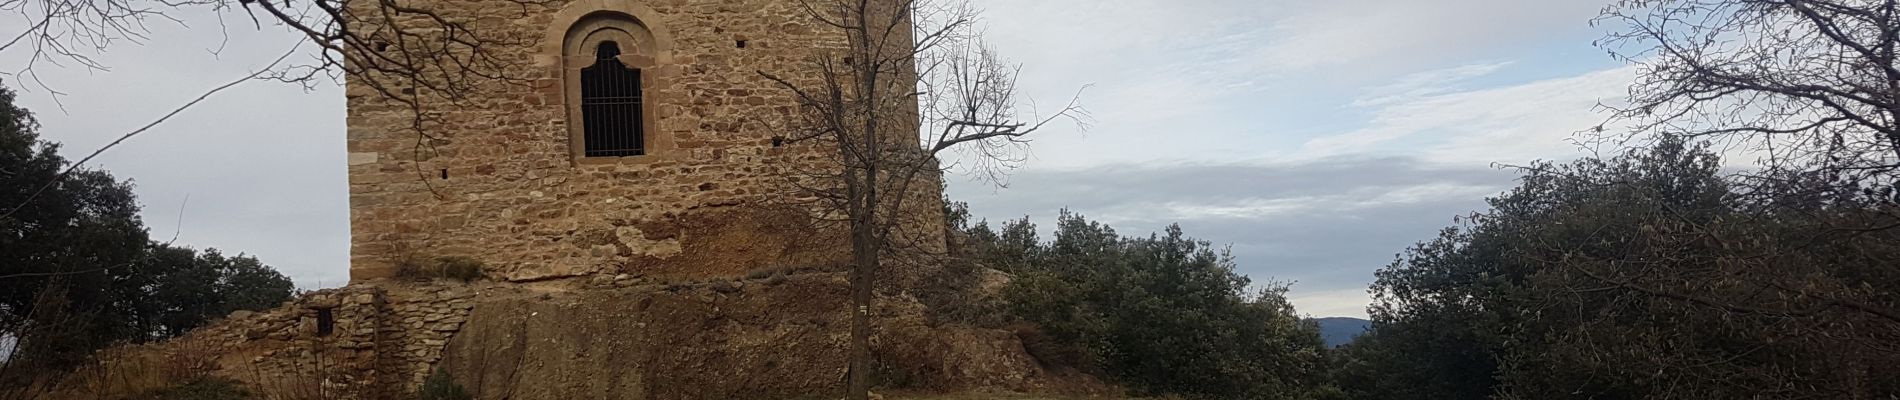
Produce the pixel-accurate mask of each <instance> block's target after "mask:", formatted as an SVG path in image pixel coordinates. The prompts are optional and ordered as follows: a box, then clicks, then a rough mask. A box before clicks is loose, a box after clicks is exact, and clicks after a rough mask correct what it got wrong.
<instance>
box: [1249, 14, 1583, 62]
mask: <svg viewBox="0 0 1900 400" xmlns="http://www.w3.org/2000/svg"><path fill="white" fill-rule="evenodd" d="M1276 6H1279V7H1282V8H1284V9H1287V10H1288V11H1287V12H1285V13H1283V14H1281V15H1279V17H1278V18H1277V19H1275V21H1274V22H1273V28H1272V30H1271V31H1270V35H1271V37H1272V38H1273V39H1272V41H1271V42H1269V43H1268V45H1267V46H1265V47H1264V48H1262V49H1261V50H1260V52H1259V53H1258V61H1259V63H1260V64H1261V65H1263V66H1265V67H1267V68H1269V69H1272V70H1279V71H1301V70H1314V69H1318V68H1327V69H1328V70H1329V71H1331V72H1333V73H1338V72H1339V71H1340V68H1341V67H1348V68H1356V69H1377V68H1390V67H1394V66H1403V65H1407V64H1410V65H1416V62H1417V61H1423V60H1438V59H1445V58H1448V57H1449V58H1460V57H1465V56H1469V53H1471V52H1473V51H1478V50H1485V49H1495V48H1498V47H1503V46H1509V45H1518V44H1523V43H1525V42H1527V41H1533V40H1537V39H1539V38H1540V37H1545V36H1548V35H1550V34H1551V33H1553V32H1562V31H1574V30H1582V29H1584V28H1586V27H1587V22H1588V21H1589V19H1590V18H1591V17H1592V16H1594V15H1595V14H1596V12H1597V11H1598V10H1599V9H1600V8H1601V7H1602V4H1601V3H1594V2H1588V1H1575V0H1434V1H1417V0H1340V1H1285V2H1280V3H1278V4H1276ZM1401 60H1411V61H1413V62H1414V63H1394V61H1401ZM1401 68H1402V67H1401Z"/></svg>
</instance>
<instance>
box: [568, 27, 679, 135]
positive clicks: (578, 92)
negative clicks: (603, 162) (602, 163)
mask: <svg viewBox="0 0 1900 400" xmlns="http://www.w3.org/2000/svg"><path fill="white" fill-rule="evenodd" d="M655 47H656V43H655V40H654V37H653V34H652V32H649V31H647V29H646V26H644V25H642V24H640V23H639V22H638V21H636V20H634V19H632V18H631V17H628V16H626V15H624V14H618V13H596V14H593V15H589V16H587V17H585V18H582V19H581V20H580V21H578V22H576V23H575V24H574V26H573V27H571V28H570V29H569V30H568V32H567V37H566V38H565V43H563V46H562V52H563V53H564V54H562V57H561V58H562V64H563V68H562V69H563V70H565V71H566V72H565V75H566V80H567V104H568V129H569V131H570V134H571V137H572V141H573V143H572V148H573V152H574V156H575V157H576V158H609V157H631V156H644V155H649V154H652V153H653V151H654V150H655V149H654V146H653V144H654V143H655V141H654V138H653V137H652V133H653V110H652V107H651V106H652V104H650V102H649V101H647V99H648V96H647V95H648V94H650V93H651V92H652V90H651V88H652V87H653V82H652V80H653V75H652V74H642V72H646V71H649V70H650V69H651V68H653V67H655V65H654V57H653V55H654V49H655Z"/></svg>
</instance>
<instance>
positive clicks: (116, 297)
mask: <svg viewBox="0 0 1900 400" xmlns="http://www.w3.org/2000/svg"><path fill="white" fill-rule="evenodd" d="M37 128H38V127H37V125H35V124H34V121H33V117H32V114H31V113H29V112H27V110H25V109H22V108H20V107H19V106H17V105H15V104H14V103H13V93H12V92H11V91H9V90H6V89H5V88H0V205H4V207H5V208H3V209H0V211H5V212H6V213H5V214H0V215H3V216H0V257H4V258H5V259H4V260H0V337H5V338H9V339H12V340H13V341H14V342H13V347H12V348H11V351H10V354H7V355H6V357H5V358H4V363H3V364H0V379H12V378H15V377H17V375H14V374H12V372H16V371H32V370H35V369H40V368H46V367H58V366H65V365H72V364H74V363H77V362H79V361H82V360H84V359H85V358H86V357H88V356H90V355H91V353H92V351H93V350H95V349H98V348H100V347H103V346H106V345H108V344H111V343H115V342H122V341H132V342H138V341H146V340H152V339H158V338H165V337H171V336H177V335H180V334H183V333H184V332H186V331H188V330H190V329H192V328H195V327H197V326H200V325H203V324H204V323H205V322H207V321H209V320H211V319H214V318H218V317H221V316H224V315H225V314H228V313H230V312H232V311H234V310H239V309H247V310H258V309H264V308H270V307H275V306H277V305H278V304H281V303H283V302H284V301H285V300H288V299H289V297H290V295H291V291H292V289H293V286H292V283H291V281H290V279H289V278H286V277H284V275H283V274H280V273H278V272H277V271H276V270H273V269H271V268H270V267H269V266H266V265H264V264H263V263H262V262H260V261H258V260H257V259H256V258H254V257H249V256H243V255H239V256H234V257H233V256H225V255H224V254H223V253H221V252H219V251H217V250H215V249H213V250H205V251H202V252H200V251H197V250H193V249H190V248H184V247H176V246H172V245H170V244H167V243H156V242H151V241H150V240H149V239H148V237H147V234H146V229H145V226H144V224H143V222H142V221H140V219H139V216H138V211H139V208H138V204H137V202H136V198H135V197H134V196H133V194H132V185H131V184H130V183H128V182H125V181H120V180H118V179H117V178H114V177H113V176H112V175H111V174H109V173H107V172H105V171H100V170H88V169H84V168H80V169H74V170H72V171H71V172H70V173H66V172H65V171H66V170H67V169H68V168H69V167H70V166H71V165H70V163H69V162H68V161H67V160H66V159H65V158H63V157H61V156H60V155H59V145H58V144H55V143H52V142H47V141H44V140H41V139H40V138H39V135H38V132H37V131H36V129H37ZM48 182H52V184H48ZM0 383H5V382H0Z"/></svg>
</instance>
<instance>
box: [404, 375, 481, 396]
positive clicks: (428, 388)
mask: <svg viewBox="0 0 1900 400" xmlns="http://www.w3.org/2000/svg"><path fill="white" fill-rule="evenodd" d="M416 398H418V399H421V400H469V399H473V398H475V397H474V396H470V395H469V394H468V391H467V390H463V389H462V385H458V384H456V383H455V379H453V378H451V377H449V371H447V370H442V369H437V370H435V373H433V374H429V378H428V379H424V380H423V381H422V387H421V388H418V389H416Z"/></svg>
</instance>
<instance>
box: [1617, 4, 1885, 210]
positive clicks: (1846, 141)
mask: <svg viewBox="0 0 1900 400" xmlns="http://www.w3.org/2000/svg"><path fill="white" fill-rule="evenodd" d="M1595 22H1596V23H1598V24H1605V25H1610V26H1612V29H1614V31H1613V32H1612V33H1610V34H1609V35H1608V36H1606V37H1605V38H1603V40H1600V41H1599V42H1598V45H1599V46H1600V47H1602V48H1604V49H1605V50H1607V51H1609V52H1610V54H1611V55H1612V56H1613V57H1616V58H1619V59H1622V60H1626V61H1629V62H1632V63H1634V64H1635V65H1636V66H1637V67H1638V74H1637V80H1636V82H1635V83H1634V85H1633V86H1632V87H1631V89H1630V92H1629V97H1628V99H1627V104H1624V105H1618V106H1607V107H1606V108H1608V109H1609V111H1610V112H1611V113H1612V118H1611V119H1612V121H1611V122H1612V123H1622V124H1628V125H1629V127H1630V130H1629V131H1627V132H1610V135H1606V137H1612V138H1618V139H1623V138H1629V137H1632V136H1642V135H1650V134H1668V135H1678V136H1683V137H1688V138H1700V139H1708V140H1718V141H1725V142H1727V143H1729V144H1731V145H1738V146H1745V147H1746V148H1749V149H1753V150H1758V151H1761V152H1762V153H1763V155H1764V156H1766V157H1765V161H1764V164H1766V165H1765V166H1766V167H1768V168H1770V169H1781V170H1802V171H1825V172H1829V173H1839V174H1843V175H1844V177H1845V178H1847V179H1850V180H1873V181H1877V182H1880V183H1881V184H1886V185H1891V183H1892V175H1893V172H1894V170H1895V169H1896V168H1900V126H1897V125H1896V121H1900V64H1896V63H1895V61H1896V58H1895V57H1896V49H1895V47H1896V46H1900V6H1896V1H1895V0H1621V1H1619V2H1618V3H1616V4H1614V5H1612V6H1610V7H1608V8H1606V9H1605V10H1604V12H1603V14H1602V15H1601V16H1600V17H1599V18H1598V19H1597V20H1596V21H1595ZM1598 131H1599V132H1602V131H1603V128H1598Z"/></svg>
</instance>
